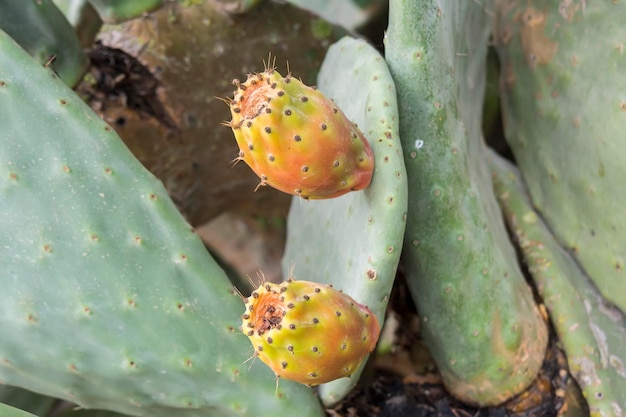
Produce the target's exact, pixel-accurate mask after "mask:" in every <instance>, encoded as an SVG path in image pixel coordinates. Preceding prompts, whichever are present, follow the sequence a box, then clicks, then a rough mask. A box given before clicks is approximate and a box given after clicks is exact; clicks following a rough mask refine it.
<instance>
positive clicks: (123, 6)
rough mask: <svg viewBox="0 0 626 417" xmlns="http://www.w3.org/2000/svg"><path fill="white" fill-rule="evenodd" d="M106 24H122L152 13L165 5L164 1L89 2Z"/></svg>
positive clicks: (113, 0)
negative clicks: (162, 4)
mask: <svg viewBox="0 0 626 417" xmlns="http://www.w3.org/2000/svg"><path fill="white" fill-rule="evenodd" d="M89 3H91V5H92V6H93V7H94V8H95V9H96V10H97V11H98V14H99V15H100V18H101V19H102V20H103V21H104V22H106V23H120V22H123V21H125V20H128V19H132V18H133V17H138V16H141V15H142V14H143V13H146V12H150V11H152V10H154V9H156V8H157V7H159V6H160V5H161V3H163V0H132V1H129V0H89Z"/></svg>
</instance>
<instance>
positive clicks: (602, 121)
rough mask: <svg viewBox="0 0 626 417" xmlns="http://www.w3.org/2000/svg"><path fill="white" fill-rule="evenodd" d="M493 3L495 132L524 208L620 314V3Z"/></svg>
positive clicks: (624, 202)
mask: <svg viewBox="0 0 626 417" xmlns="http://www.w3.org/2000/svg"><path fill="white" fill-rule="evenodd" d="M497 5H498V9H497V12H498V13H497V19H496V32H495V36H494V38H495V41H496V46H497V51H498V55H499V57H500V60H501V62H502V68H503V71H502V76H501V82H500V93H501V97H502V112H503V115H504V121H505V123H504V128H505V136H506V139H507V142H508V143H509V145H510V147H511V150H512V152H513V154H514V156H515V160H516V162H517V164H518V166H519V167H520V172H521V174H522V177H523V178H524V181H525V183H526V184H527V185H528V191H529V193H530V196H531V199H532V202H533V205H534V206H535V208H536V209H537V211H538V212H539V213H540V214H541V216H542V217H543V218H545V220H546V222H547V224H548V226H549V227H550V229H551V230H553V232H554V235H555V236H556V238H557V240H558V241H559V243H560V244H561V246H562V247H564V248H566V249H567V250H569V251H570V252H571V253H572V255H573V256H574V258H575V259H576V260H577V261H578V262H580V264H581V266H582V267H583V268H584V270H585V272H586V273H587V274H588V275H589V277H590V278H591V279H592V280H593V281H594V282H595V284H596V285H597V286H598V289H599V290H600V292H601V293H602V295H603V296H604V297H605V298H606V299H607V300H609V301H611V302H612V303H614V304H615V305H617V306H618V307H619V308H620V309H622V311H625V312H626V291H624V288H625V286H626V278H625V271H624V269H625V268H626V240H625V239H624V235H625V232H626V216H624V214H623V210H622V209H621V208H623V207H626V193H623V192H620V191H618V190H619V189H620V188H621V185H620V184H622V183H623V181H624V178H626V153H625V152H624V150H625V149H626V135H625V134H624V132H626V96H625V95H624V91H626V76H625V74H626V52H625V43H626V25H624V22H625V21H626V11H625V9H624V4H623V3H621V2H610V1H608V2H604V1H598V2H588V3H586V2H584V1H583V2H581V1H572V2H565V3H563V2H560V1H556V0H551V1H547V2H544V3H543V5H542V6H541V7H537V5H536V4H535V3H533V2H532V1H500V2H497ZM599 68H601V69H602V76H598V69H599Z"/></svg>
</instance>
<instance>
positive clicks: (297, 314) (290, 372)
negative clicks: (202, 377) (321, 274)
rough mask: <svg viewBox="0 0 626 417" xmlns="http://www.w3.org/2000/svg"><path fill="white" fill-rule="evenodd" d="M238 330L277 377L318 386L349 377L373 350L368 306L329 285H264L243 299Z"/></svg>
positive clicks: (373, 324)
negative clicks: (244, 307) (243, 311)
mask: <svg viewBox="0 0 626 417" xmlns="http://www.w3.org/2000/svg"><path fill="white" fill-rule="evenodd" d="M245 303H246V312H245V313H244V314H243V316H242V319H243V323H242V331H243V332H244V333H245V334H246V335H247V336H248V337H249V338H250V341H251V342H252V345H253V346H254V354H255V356H258V357H259V358H260V359H261V360H262V361H263V362H264V363H266V364H267V365H268V366H269V367H270V368H271V369H272V370H273V371H274V373H275V374H276V376H277V377H281V378H286V379H290V380H293V381H296V382H300V383H302V384H306V385H310V386H313V385H318V384H322V383H324V382H328V381H332V380H334V379H337V378H342V377H346V376H350V375H351V374H352V372H354V370H355V369H356V368H357V367H358V365H359V364H360V363H361V362H362V361H363V359H365V357H366V356H367V354H368V353H370V352H371V351H372V350H373V349H374V347H375V346H376V341H377V340H378V335H379V333H380V325H379V323H378V319H376V316H375V315H373V314H372V313H371V311H370V310H369V308H367V307H366V306H363V305H361V304H359V303H357V302H356V301H355V300H354V299H353V298H352V297H350V296H348V295H347V294H344V293H343V292H341V291H338V290H336V289H334V288H333V287H332V286H329V285H325V284H319V283H315V282H309V281H295V280H292V279H289V280H287V281H285V282H282V283H280V284H273V283H263V284H261V286H260V287H259V288H258V289H257V290H255V291H254V292H253V293H252V295H251V296H250V297H248V298H247V299H246V300H245Z"/></svg>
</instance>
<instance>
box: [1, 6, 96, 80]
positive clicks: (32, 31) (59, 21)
mask: <svg viewBox="0 0 626 417" xmlns="http://www.w3.org/2000/svg"><path fill="white" fill-rule="evenodd" d="M0 28H1V29H2V30H4V31H5V32H6V33H8V34H9V35H10V36H12V37H13V39H15V41H17V43H19V44H20V45H21V46H22V48H24V49H25V50H27V51H28V53H30V54H31V55H32V56H33V57H34V58H35V59H36V60H37V61H39V63H41V64H42V65H43V64H46V63H48V64H49V65H50V66H51V68H52V69H54V70H55V71H56V73H57V74H59V76H60V77H61V79H62V80H63V81H65V83H66V84H67V85H69V86H74V85H76V83H78V81H79V80H80V79H81V78H82V76H83V73H84V72H85V69H86V68H87V64H88V61H87V56H86V55H85V53H84V52H83V49H82V47H81V45H80V42H79V40H78V37H77V36H76V34H75V33H74V29H73V28H72V26H71V25H70V24H69V22H68V21H67V20H66V19H65V16H64V15H63V13H61V11H60V10H59V9H58V8H57V7H56V6H55V5H54V3H53V2H52V1H51V0H40V1H24V0H2V1H1V2H0ZM52 57H55V59H54V60H53V61H51V59H52Z"/></svg>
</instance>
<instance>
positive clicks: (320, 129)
mask: <svg viewBox="0 0 626 417" xmlns="http://www.w3.org/2000/svg"><path fill="white" fill-rule="evenodd" d="M233 84H234V85H235V86H237V90H236V91H235V93H234V98H233V99H232V100H230V101H229V105H230V110H231V114H232V120H231V121H230V122H229V123H227V125H228V126H230V127H231V128H232V129H233V132H234V134H235V139H236V140H237V144H238V145H239V156H238V157H237V159H236V160H237V161H239V160H243V161H245V162H246V163H247V164H248V165H249V166H250V168H252V170H253V171H254V172H255V173H256V174H257V175H258V176H259V177H260V178H261V182H260V184H259V185H260V186H261V185H270V186H272V187H274V188H276V189H278V190H280V191H283V192H285V193H288V194H292V195H298V196H301V197H303V198H307V199H308V198H311V199H322V198H333V197H338V196H340V195H343V194H345V193H348V192H350V191H356V190H362V189H364V188H366V187H367V186H368V185H369V184H370V182H371V179H372V173H373V171H374V154H373V152H372V149H371V147H370V145H369V143H368V142H367V139H366V138H365V136H363V133H361V131H360V130H359V128H358V127H357V126H356V125H355V124H354V123H352V122H351V121H350V120H348V118H347V117H346V115H345V114H344V113H343V112H342V111H341V109H339V107H337V105H336V104H335V103H334V102H333V101H332V100H330V99H328V98H327V97H325V96H324V95H323V94H322V93H321V92H319V91H318V90H317V89H315V88H312V87H308V86H306V85H304V84H303V83H302V82H301V81H300V80H298V79H296V78H293V77H292V76H291V75H290V74H288V75H287V76H286V77H283V76H282V75H280V74H279V73H278V71H276V70H275V69H274V68H266V69H265V71H264V72H261V73H258V74H251V75H249V76H248V79H247V80H246V82H245V83H241V82H240V81H239V80H234V81H233Z"/></svg>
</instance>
